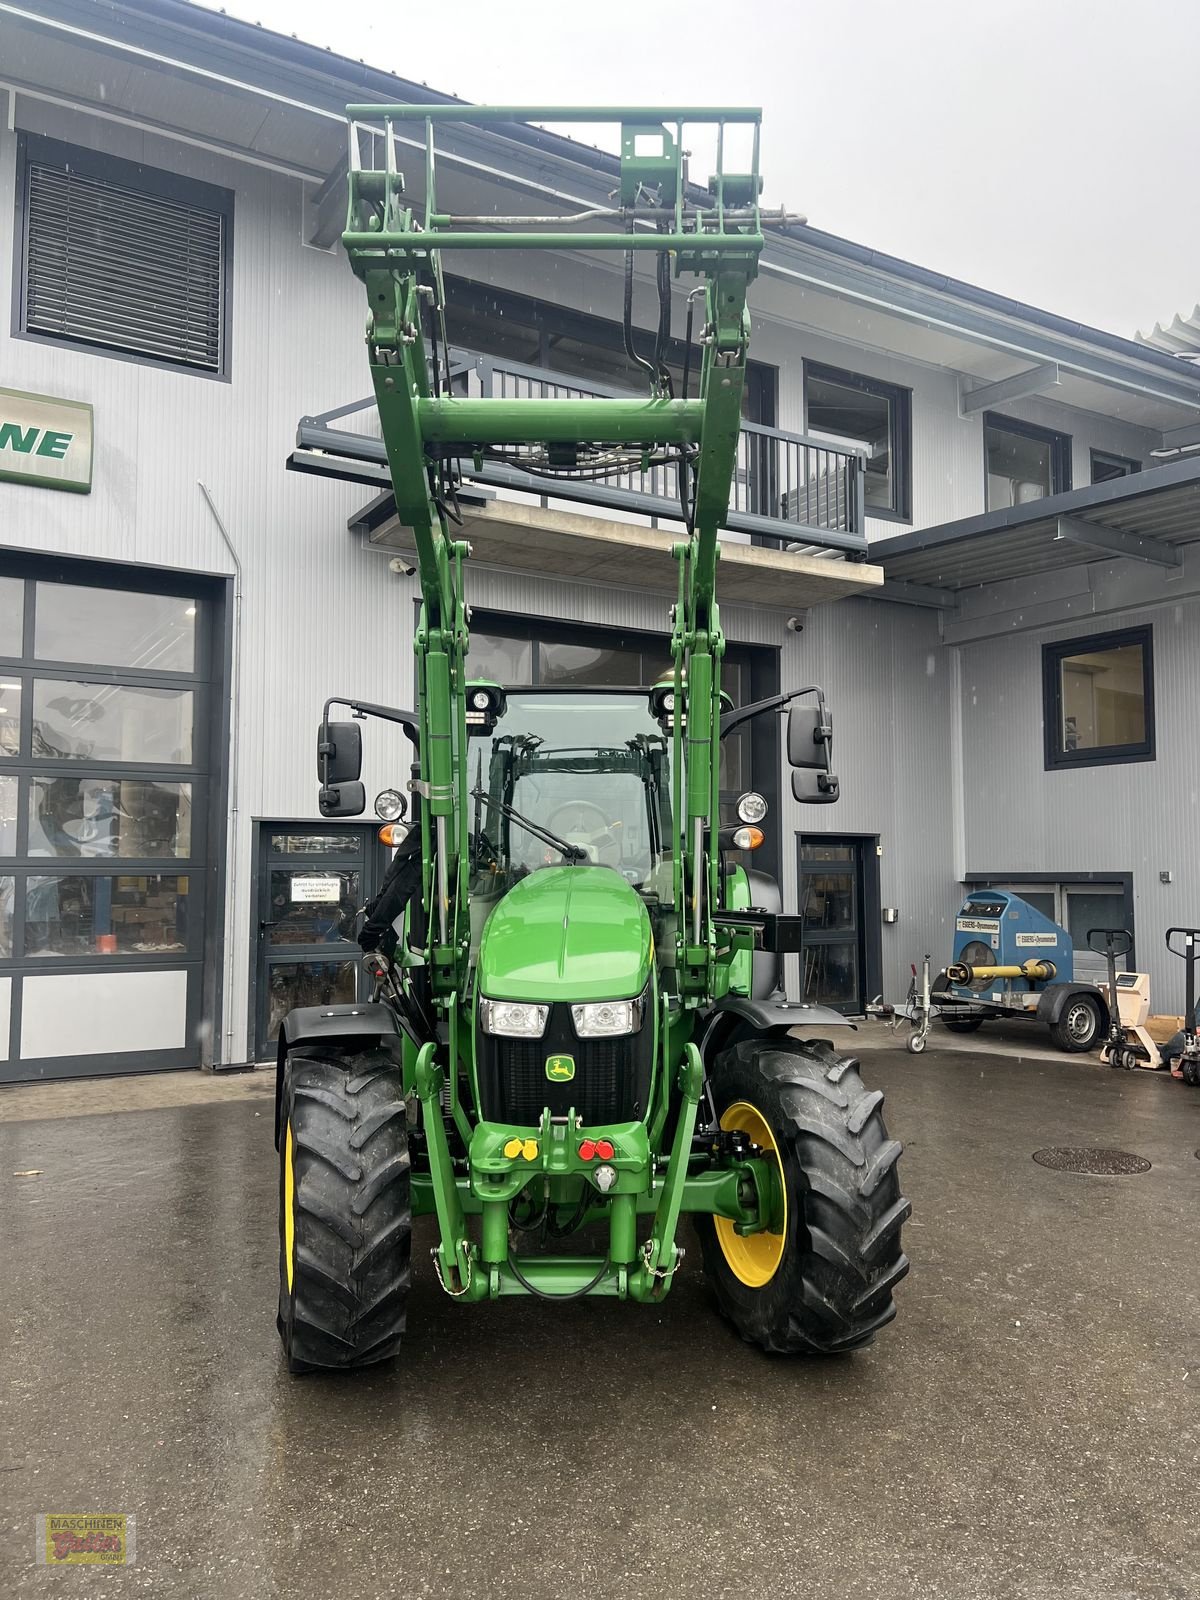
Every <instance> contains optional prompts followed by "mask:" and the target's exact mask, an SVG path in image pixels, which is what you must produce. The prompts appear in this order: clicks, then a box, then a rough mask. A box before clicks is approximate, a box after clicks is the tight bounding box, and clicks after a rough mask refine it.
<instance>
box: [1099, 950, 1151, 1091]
mask: <svg viewBox="0 0 1200 1600" xmlns="http://www.w3.org/2000/svg"><path fill="white" fill-rule="evenodd" d="M1087 942H1088V949H1089V950H1093V951H1095V953H1096V954H1097V955H1100V956H1104V957H1105V958H1106V959H1107V961H1108V1038H1107V1040H1106V1041H1105V1043H1104V1046H1103V1048H1102V1049H1101V1051H1100V1059H1101V1061H1107V1063H1108V1065H1109V1066H1110V1067H1124V1068H1125V1070H1126V1071H1127V1072H1132V1071H1133V1069H1134V1068H1135V1067H1144V1068H1146V1069H1147V1070H1148V1071H1151V1072H1154V1071H1157V1069H1158V1068H1159V1067H1161V1066H1162V1056H1161V1054H1160V1053H1159V1048H1158V1046H1157V1045H1156V1044H1155V1042H1154V1040H1153V1039H1152V1038H1151V1037H1150V1035H1149V1034H1148V1033H1147V1032H1146V1029H1145V1026H1144V1024H1145V1021H1146V1017H1147V1016H1148V1015H1149V1012H1150V980H1149V978H1148V977H1147V976H1146V974H1145V973H1144V972H1118V971H1117V957H1118V956H1127V955H1128V954H1129V952H1130V951H1131V950H1132V949H1133V934H1132V933H1130V931H1129V929H1128V928H1089V929H1088V933H1087Z"/></svg>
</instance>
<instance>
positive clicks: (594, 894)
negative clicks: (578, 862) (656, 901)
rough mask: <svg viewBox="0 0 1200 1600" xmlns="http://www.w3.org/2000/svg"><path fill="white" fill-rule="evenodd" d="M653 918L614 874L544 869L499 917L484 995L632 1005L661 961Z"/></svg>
mask: <svg viewBox="0 0 1200 1600" xmlns="http://www.w3.org/2000/svg"><path fill="white" fill-rule="evenodd" d="M653 948H654V947H653V939H652V937H651V933H650V918H649V916H648V915H647V913H646V907H645V906H644V905H643V904H642V901H641V899H640V897H639V896H638V895H637V893H636V892H635V891H634V890H633V889H632V888H631V887H630V885H629V884H628V883H626V881H625V879H624V878H622V877H621V876H620V874H619V873H617V872H614V871H613V870H612V869H611V868H610V867H585V866H575V867H543V868H541V869H540V870H539V871H537V872H533V873H530V875H529V877H527V878H522V879H521V881H520V882H519V883H516V884H514V885H513V887H512V888H511V889H510V890H509V891H508V893H507V894H506V895H505V896H504V898H503V900H501V902H500V904H499V905H498V906H497V907H496V909H495V910H494V911H493V912H492V914H491V916H490V917H489V918H488V920H487V924H486V926H485V927H484V930H483V941H482V944H481V946H480V951H479V992H480V993H481V994H485V995H489V996H491V997H492V998H493V999H496V1000H546V1001H555V1000H575V1001H582V1000H626V999H630V998H632V997H633V996H634V995H639V994H641V992H642V990H643V989H644V988H645V987H646V984H647V982H648V981H649V978H650V963H651V960H652V958H653Z"/></svg>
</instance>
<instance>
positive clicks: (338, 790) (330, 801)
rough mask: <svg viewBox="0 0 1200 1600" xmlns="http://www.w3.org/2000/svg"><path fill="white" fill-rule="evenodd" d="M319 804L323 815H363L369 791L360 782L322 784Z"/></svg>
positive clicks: (318, 799) (318, 798)
mask: <svg viewBox="0 0 1200 1600" xmlns="http://www.w3.org/2000/svg"><path fill="white" fill-rule="evenodd" d="M355 731H356V732H357V729H356V730H355ZM317 805H318V806H319V807H320V810H321V815H322V816H323V817H361V816H362V814H363V812H364V811H365V810H366V809H367V791H366V789H365V788H364V787H363V785H362V784H361V783H358V782H354V783H326V784H322V785H321V793H320V794H319V795H318V797H317Z"/></svg>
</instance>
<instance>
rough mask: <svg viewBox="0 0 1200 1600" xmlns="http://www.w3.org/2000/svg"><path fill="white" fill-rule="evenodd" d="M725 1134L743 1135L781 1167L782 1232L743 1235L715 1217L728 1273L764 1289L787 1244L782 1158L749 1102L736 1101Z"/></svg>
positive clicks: (723, 1120) (723, 1122) (726, 1119)
mask: <svg viewBox="0 0 1200 1600" xmlns="http://www.w3.org/2000/svg"><path fill="white" fill-rule="evenodd" d="M721 1127H722V1128H723V1129H724V1130H725V1131H726V1133H744V1134H745V1135H746V1137H747V1138H748V1139H749V1140H750V1142H751V1143H752V1144H756V1145H758V1147H759V1149H760V1150H762V1152H763V1154H764V1155H772V1156H774V1157H775V1165H776V1166H777V1167H778V1168H779V1192H780V1194H781V1195H782V1196H783V1229H782V1231H781V1232H779V1233H768V1232H767V1230H766V1229H765V1228H764V1229H763V1230H762V1232H761V1233H748V1234H740V1233H737V1232H735V1231H734V1226H733V1223H732V1222H731V1221H730V1219H729V1218H728V1217H714V1218H713V1222H714V1223H715V1225H716V1230H717V1243H718V1244H719V1245H720V1246H721V1254H722V1255H723V1256H724V1257H725V1259H726V1261H727V1262H728V1263H729V1270H730V1271H731V1272H732V1273H733V1275H734V1277H735V1278H737V1279H739V1280H740V1282H742V1283H744V1284H745V1285H746V1286H747V1287H748V1288H750V1289H761V1288H762V1287H763V1285H764V1284H766V1283H770V1281H771V1279H772V1278H773V1277H774V1276H775V1274H776V1272H778V1270H779V1263H780V1262H781V1261H782V1260H783V1252H784V1249H785V1247H786V1244H787V1186H786V1184H785V1183H784V1181H783V1162H782V1161H781V1160H780V1159H779V1146H778V1145H777V1144H776V1143H775V1135H774V1134H773V1133H772V1132H771V1129H770V1125H769V1124H768V1122H767V1119H766V1118H765V1117H764V1116H763V1114H762V1112H761V1111H758V1110H756V1109H755V1107H754V1106H752V1105H751V1104H750V1103H749V1101H747V1100H735V1101H734V1103H733V1104H732V1105H731V1106H730V1107H729V1109H728V1110H727V1111H726V1112H725V1114H724V1115H723V1116H722V1118H721Z"/></svg>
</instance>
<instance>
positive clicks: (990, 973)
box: [946, 960, 1057, 983]
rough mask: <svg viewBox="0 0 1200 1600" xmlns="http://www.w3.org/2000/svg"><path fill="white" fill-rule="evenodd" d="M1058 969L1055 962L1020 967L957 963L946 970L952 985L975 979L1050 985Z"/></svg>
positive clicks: (1033, 962)
mask: <svg viewBox="0 0 1200 1600" xmlns="http://www.w3.org/2000/svg"><path fill="white" fill-rule="evenodd" d="M1056 971H1057V968H1056V967H1055V965H1054V963H1053V961H1034V960H1029V961H1026V962H1025V964H1024V965H1023V966H1020V967H973V966H971V965H970V964H969V963H968V962H966V961H955V962H954V963H953V964H952V965H951V966H948V967H947V968H946V976H947V977H948V978H949V979H950V982H951V983H970V982H971V981H972V979H974V978H1028V979H1029V980H1030V982H1032V983H1049V982H1050V980H1051V979H1052V978H1053V977H1054V975H1055V972H1056Z"/></svg>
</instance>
